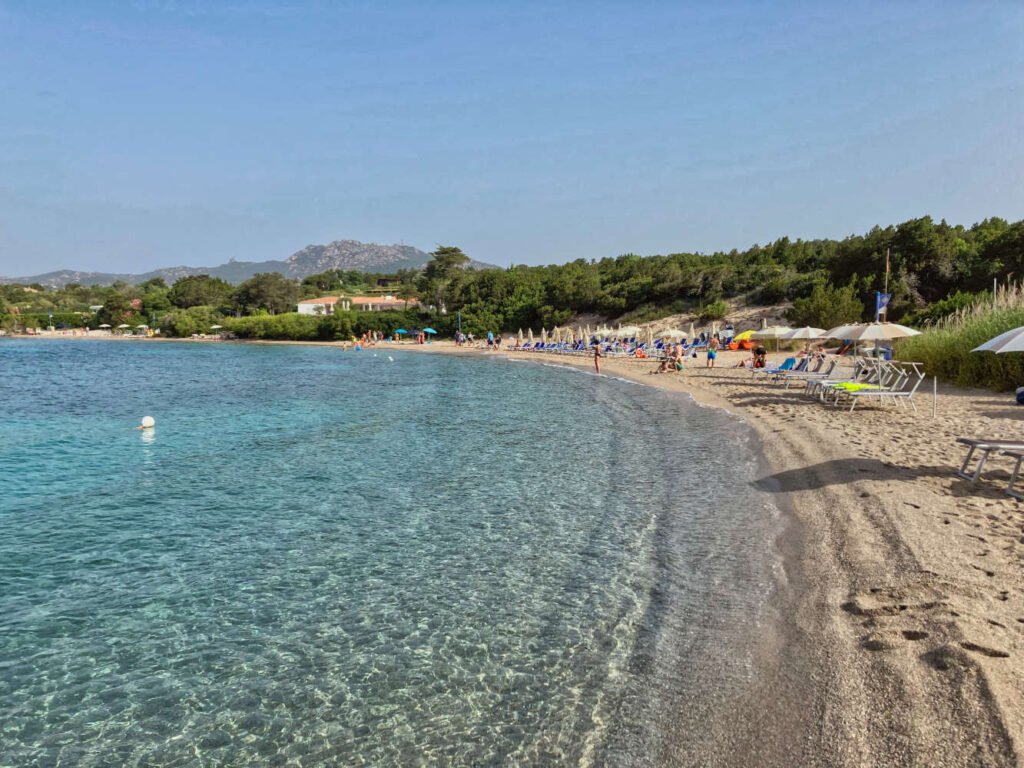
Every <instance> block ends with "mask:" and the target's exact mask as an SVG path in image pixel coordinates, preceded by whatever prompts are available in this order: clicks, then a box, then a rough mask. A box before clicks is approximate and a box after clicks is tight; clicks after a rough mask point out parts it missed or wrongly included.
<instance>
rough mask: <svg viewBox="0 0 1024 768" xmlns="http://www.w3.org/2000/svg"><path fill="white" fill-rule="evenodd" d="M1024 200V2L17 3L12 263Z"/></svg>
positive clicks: (498, 257) (0, 220)
mask: <svg viewBox="0 0 1024 768" xmlns="http://www.w3.org/2000/svg"><path fill="white" fill-rule="evenodd" d="M923 215H931V216H933V217H934V218H936V219H939V218H945V219H946V220H948V221H950V222H951V223H962V224H965V225H969V224H971V223H973V222H975V221H979V220H981V219H984V218H987V217H989V216H1001V217H1003V218H1007V219H1011V220H1017V219H1021V218H1024V3H1021V2H1005V3H998V2H997V3H986V2H970V3H967V2H959V1H957V2H937V1H935V2H922V3H915V2H910V1H906V2H896V3H893V2H882V1H881V0H879V1H878V2H871V3H865V2H856V0H853V1H852V2H838V1H837V2H803V3H786V2H767V1H766V2H725V3H722V2H711V1H710V0H709V2H683V1H682V0H679V1H677V2H667V1H666V2H645V1H644V0H635V1H634V2H603V1H602V0H589V1H587V2H557V1H554V0H549V1H547V2H504V3H502V2H483V1H482V0H477V1H474V2H468V1H467V2H445V1H444V0H437V1H436V2H423V1H422V0H421V1H418V2H401V1H399V0H395V1H394V2H326V1H323V2H302V1H301V0H296V1H295V2H277V1H276V0H266V1H265V2H264V1H263V0H253V2H242V1H241V0H238V1H237V2H217V1H215V0H137V2H129V1H127V0H118V1H117V2H92V1H91V0H73V1H70V2H60V1H59V0H23V1H21V0H17V1H12V0H0V274H2V275H8V276H17V275H32V274H38V273H41V272H45V271H49V270H54V269H63V268H69V269H78V270H83V271H93V270H94V271H115V272H142V271H146V270H148V269H153V268H157V267H166V266H173V265H182V264H184V265H190V266H196V265H202V266H213V265H217V264H221V263H224V262H226V261H227V260H228V259H231V258H234V259H238V260H243V261H262V260H267V259H283V258H286V257H287V256H289V255H290V254H292V253H293V252H295V251H297V250H299V249H300V248H302V247H304V246H305V245H307V244H311V243H326V242H329V241H331V240H338V239H353V240H363V241H367V242H380V243H405V244H409V245H415V246H417V247H420V248H423V249H424V250H427V251H429V250H432V249H434V248H435V247H436V246H438V245H456V246H459V247H461V248H462V249H463V250H464V251H465V252H466V253H468V254H469V255H470V256H472V257H473V258H475V259H478V260H480V261H484V262H488V263H492V264H498V265H503V266H504V265H509V264H545V263H561V262H566V261H570V260H572V259H577V258H586V259H591V258H602V257H605V256H616V255H619V254H622V253H639V254H654V253H671V252H680V251H698V252H705V253H707V252H713V251H715V250H719V249H722V250H729V249H731V248H746V247H748V246H750V245H752V244H754V243H765V242H769V241H772V240H774V239H776V238H778V237H781V236H784V235H786V236H789V237H791V238H797V237H802V238H813V237H836V238H841V237H844V236H846V235H849V234H853V233H861V232H865V231H867V230H868V229H870V228H871V227H872V226H874V225H876V224H881V225H886V224H890V223H897V222H900V221H904V220H906V219H909V218H913V217H917V216H923Z"/></svg>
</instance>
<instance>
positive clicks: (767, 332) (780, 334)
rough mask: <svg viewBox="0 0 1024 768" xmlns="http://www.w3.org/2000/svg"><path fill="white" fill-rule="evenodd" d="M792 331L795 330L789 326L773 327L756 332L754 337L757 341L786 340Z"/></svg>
mask: <svg viewBox="0 0 1024 768" xmlns="http://www.w3.org/2000/svg"><path fill="white" fill-rule="evenodd" d="M792 331H793V329H792V328H790V327H789V326H788V325H772V326H769V327H768V328H761V329H760V330H757V331H754V334H753V337H754V338H755V339H781V338H784V337H785V336H786V334H787V333H790V332H792Z"/></svg>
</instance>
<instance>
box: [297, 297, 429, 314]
mask: <svg viewBox="0 0 1024 768" xmlns="http://www.w3.org/2000/svg"><path fill="white" fill-rule="evenodd" d="M414 303H415V302H414ZM408 305H409V301H408V300H406V299H400V298H398V297H396V296H321V297H319V298H317V299H303V300H302V301H300V302H299V314H300V315H333V314H334V312H335V311H338V312H347V311H348V310H350V309H354V310H356V311H358V312H383V311H385V310H389V309H405V308H406V307H407V306H408Z"/></svg>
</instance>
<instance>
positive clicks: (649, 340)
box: [647, 325, 654, 347]
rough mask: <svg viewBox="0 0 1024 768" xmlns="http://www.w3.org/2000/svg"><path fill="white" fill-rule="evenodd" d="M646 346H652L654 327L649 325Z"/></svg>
mask: <svg viewBox="0 0 1024 768" xmlns="http://www.w3.org/2000/svg"><path fill="white" fill-rule="evenodd" d="M647 346H648V347H653V346H654V326H651V325H648V326H647Z"/></svg>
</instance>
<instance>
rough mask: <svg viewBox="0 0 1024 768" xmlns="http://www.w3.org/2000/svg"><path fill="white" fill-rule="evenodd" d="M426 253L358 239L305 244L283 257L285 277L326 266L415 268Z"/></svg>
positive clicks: (379, 269) (372, 269)
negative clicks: (363, 241) (298, 249)
mask: <svg viewBox="0 0 1024 768" xmlns="http://www.w3.org/2000/svg"><path fill="white" fill-rule="evenodd" d="M429 260H430V255H429V254H427V253H425V252H424V251H421V250H420V249H419V248H414V247H413V246H411V245H377V244H376V243H361V242H359V241H358V240H335V241H334V242H333V243H328V244H327V245H307V246H306V247H305V248H303V249H302V250H301V251H296V252H295V253H293V254H292V255H291V256H289V257H288V258H287V259H285V264H287V267H286V269H287V271H286V272H285V273H284V274H286V275H288V276H289V277H296V278H300V279H301V278H303V277H307V276H308V275H315V274H317V273H318V272H326V271H327V270H328V269H357V270H360V271H362V272H397V271H398V270H400V269H419V268H420V267H422V266H423V265H424V264H426V263H427V262H428V261H429Z"/></svg>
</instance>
